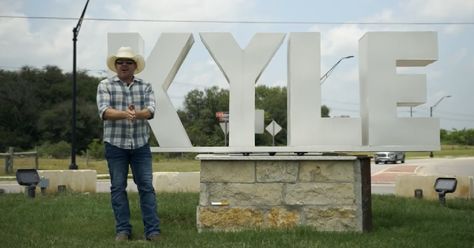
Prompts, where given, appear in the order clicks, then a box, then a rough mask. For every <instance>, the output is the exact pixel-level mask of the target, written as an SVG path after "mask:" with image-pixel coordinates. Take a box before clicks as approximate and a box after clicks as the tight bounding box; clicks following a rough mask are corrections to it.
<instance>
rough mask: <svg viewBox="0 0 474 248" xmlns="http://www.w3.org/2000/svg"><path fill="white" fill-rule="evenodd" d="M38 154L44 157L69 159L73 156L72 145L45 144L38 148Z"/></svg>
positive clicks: (64, 142)
mask: <svg viewBox="0 0 474 248" xmlns="http://www.w3.org/2000/svg"><path fill="white" fill-rule="evenodd" d="M38 153H39V155H40V156H42V157H53V158H67V157H68V156H70V155H71V144H69V143H67V142H66V141H59V142H58V143H55V144H51V143H49V142H45V143H44V144H43V145H41V146H40V147H39V148H38Z"/></svg>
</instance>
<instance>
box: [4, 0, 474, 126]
mask: <svg viewBox="0 0 474 248" xmlns="http://www.w3.org/2000/svg"><path fill="white" fill-rule="evenodd" d="M85 3H86V0H41V1H38V0H1V1H0V48H1V50H0V69H3V70H18V69H19V68H21V67H22V66H25V65H28V66H33V67H36V68H43V67H44V66H46V65H56V66H58V67H60V68H61V69H62V70H63V71H64V72H71V71H72V60H73V52H72V51H73V50H72V46H73V43H72V29H73V27H75V26H76V23H77V20H78V18H79V16H80V15H81V12H82V9H83V8H84V5H85ZM26 17H29V18H26ZM31 17H53V18H46V19H37V18H31ZM57 17H60V18H59V19H58V18H57ZM85 17H86V19H85V20H84V22H83V23H82V26H81V29H80V33H79V37H78V41H77V67H78V69H79V70H86V71H87V72H88V73H90V74H91V75H94V76H106V75H107V73H106V64H105V60H106V57H107V47H106V44H107V33H121V32H134V33H139V34H140V35H141V36H142V38H143V39H144V41H145V49H144V57H145V58H146V57H147V55H148V53H150V52H151V50H152V48H153V46H154V44H155V42H156V41H157V39H158V38H159V36H160V34H161V33H163V32H191V33H193V36H194V40H195V42H194V45H193V47H192V48H191V51H190V52H189V54H188V56H187V57H186V59H185V61H184V63H183V65H182V66H181V68H180V70H179V71H178V73H177V75H176V77H175V79H174V81H173V83H172V84H171V87H170V89H169V90H168V95H169V96H170V98H171V100H172V102H173V104H174V105H175V107H176V108H182V104H183V100H184V96H185V95H186V93H187V92H189V91H190V90H192V89H205V88H208V87H212V86H218V87H221V88H228V83H227V82H226V79H225V77H224V76H223V74H222V72H221V71H220V70H219V68H218V66H217V65H216V63H215V62H214V61H213V59H212V58H211V56H210V55H209V53H208V51H207V50H206V49H205V47H204V45H203V44H202V42H201V40H200V38H199V33H200V32H230V33H232V35H233V36H234V37H235V39H236V40H237V42H238V43H239V45H240V46H241V47H242V48H244V47H246V45H247V44H248V42H249V40H250V39H251V38H252V36H253V35H255V34H256V33H259V32H282V33H286V34H287V36H286V39H285V41H284V43H283V44H282V46H281V47H280V48H279V50H278V51H277V53H276V54H275V56H274V57H273V59H272V61H271V62H270V63H269V65H268V67H267V68H266V69H265V71H264V72H263V73H262V75H261V77H260V78H259V80H258V82H257V85H267V86H286V83H287V60H286V59H287V58H286V55H287V51H286V46H287V43H286V42H287V39H288V33H290V32H319V33H320V34H321V73H324V72H326V71H327V70H329V68H331V67H332V66H333V65H334V64H335V63H336V62H337V61H338V60H339V59H340V58H342V57H345V56H350V55H352V56H354V58H351V59H345V60H343V61H342V62H341V63H340V64H339V65H338V66H337V67H336V68H335V69H334V71H333V72H332V74H331V75H330V76H329V77H328V78H327V80H326V81H325V82H324V84H323V85H322V104H325V105H326V106H328V107H329V108H330V110H331V113H330V114H331V116H350V117H360V111H359V102H360V96H359V66H358V43H359V39H360V38H361V37H362V36H363V35H364V34H365V33H366V32H374V31H435V32H437V36H438V49H439V51H438V61H436V62H434V63H433V64H430V65H428V66H427V67H423V68H416V69H411V70H407V71H403V70H400V71H398V72H399V73H409V74H410V73H414V74H419V73H423V74H426V78H427V102H426V103H425V104H423V105H420V106H416V107H413V108H412V109H411V110H410V108H408V107H401V108H399V110H398V115H399V116H400V117H408V116H410V114H411V115H412V116H413V117H428V116H429V115H430V107H431V106H434V105H435V104H436V103H437V102H438V101H439V100H440V99H441V98H443V97H445V96H451V97H449V98H446V97H445V98H443V100H442V101H441V102H439V104H438V105H436V107H434V108H433V116H434V117H437V118H439V119H440V125H441V128H444V129H447V130H452V129H458V130H459V129H464V128H474V1H473V0H450V1H446V0H399V1H396V0H384V1H380V0H358V1H349V0H331V1H327V0H325V1H309V0H308V1H303V0H259V1H257V0H180V1H176V0H166V1H161V0H134V1H128V0H114V1H106V0H91V1H90V2H89V6H88V8H87V12H86V15H85ZM64 18H65V19H64ZM87 18H90V19H89V20H88V19H87ZM98 19H100V20H98ZM112 19H128V20H129V21H113V20H112ZM133 20H135V21H133ZM136 20H153V21H136ZM160 20H161V21H160ZM202 21H210V22H202ZM226 21H231V22H226Z"/></svg>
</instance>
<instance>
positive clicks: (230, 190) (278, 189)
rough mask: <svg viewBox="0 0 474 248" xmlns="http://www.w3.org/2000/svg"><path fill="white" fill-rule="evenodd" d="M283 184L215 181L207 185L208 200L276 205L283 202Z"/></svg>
mask: <svg viewBox="0 0 474 248" xmlns="http://www.w3.org/2000/svg"><path fill="white" fill-rule="evenodd" d="M282 191H283V184H279V183H264V184H263V183H255V184H248V183H229V184H227V183H214V184H208V185H207V192H208V194H209V195H208V200H209V201H216V202H222V201H227V202H228V203H229V205H230V206H231V207H233V206H275V205H280V204H282Z"/></svg>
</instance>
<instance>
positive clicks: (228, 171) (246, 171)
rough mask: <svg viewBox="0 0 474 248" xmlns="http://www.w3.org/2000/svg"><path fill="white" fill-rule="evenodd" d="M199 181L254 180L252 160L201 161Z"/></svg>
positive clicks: (236, 181)
mask: <svg viewBox="0 0 474 248" xmlns="http://www.w3.org/2000/svg"><path fill="white" fill-rule="evenodd" d="M201 182H202V183H205V182H217V183H219V182H221V183H225V182H235V183H253V182H255V162H254V161H239V162H238V163H235V162H234V161H224V160H217V161H215V160H212V161H202V162H201Z"/></svg>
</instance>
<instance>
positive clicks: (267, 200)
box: [197, 155, 371, 232]
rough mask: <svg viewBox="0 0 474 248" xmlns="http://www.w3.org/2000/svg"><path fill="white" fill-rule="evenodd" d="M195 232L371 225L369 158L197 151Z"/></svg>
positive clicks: (340, 228)
mask: <svg viewBox="0 0 474 248" xmlns="http://www.w3.org/2000/svg"><path fill="white" fill-rule="evenodd" d="M198 159H200V160H201V180H200V181H201V189H200V201H199V206H198V207H197V227H198V230H199V231H203V230H215V231H234V230H242V229H255V228H292V227H297V226H312V227H315V228H316V229H317V230H320V231H356V232H361V231H368V230H369V229H370V228H371V206H370V205H371V199H370V159H369V158H368V157H354V156H338V157H326V156H232V155H199V156H198Z"/></svg>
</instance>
